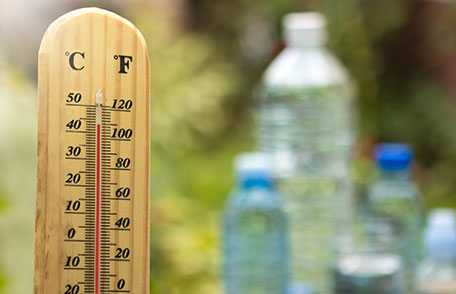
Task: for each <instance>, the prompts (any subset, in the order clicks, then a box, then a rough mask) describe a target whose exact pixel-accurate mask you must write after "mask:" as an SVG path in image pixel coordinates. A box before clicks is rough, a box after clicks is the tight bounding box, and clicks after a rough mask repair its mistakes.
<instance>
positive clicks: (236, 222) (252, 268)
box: [223, 154, 288, 294]
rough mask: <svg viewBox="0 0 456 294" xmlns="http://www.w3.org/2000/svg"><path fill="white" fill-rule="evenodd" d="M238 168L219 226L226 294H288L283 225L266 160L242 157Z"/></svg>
mask: <svg viewBox="0 0 456 294" xmlns="http://www.w3.org/2000/svg"><path fill="white" fill-rule="evenodd" d="M236 170H237V188H236V189H235V191H234V192H233V194H232V195H231V197H230V198H229V201H228V204H227V208H226V211H225V217H224V228H223V232H224V240H223V245H224V248H223V249H224V250H223V252H224V282H225V293H226V294H286V287H287V282H288V262H287V261H288V244H287V243H288V240H287V224H286V217H285V214H284V212H283V210H282V205H281V201H280V197H279V194H278V193H277V192H276V190H275V188H274V184H273V181H272V177H271V168H270V165H269V163H268V159H267V157H266V156H265V155H261V154H247V155H242V156H240V157H239V158H238V159H237V163H236Z"/></svg>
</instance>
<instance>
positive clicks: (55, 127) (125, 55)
mask: <svg viewBox="0 0 456 294" xmlns="http://www.w3.org/2000/svg"><path fill="white" fill-rule="evenodd" d="M38 62H39V66H38V76H39V83H38V105H39V107H38V108H39V113H38V117H39V121H38V191H37V194H38V195H37V216H36V244H35V248H36V252H35V256H36V258H35V287H34V292H35V294H66V293H69V294H81V293H95V294H101V293H119V292H120V293H134V294H143V293H145V294H147V293H149V271H150V270H149V58H148V53H147V48H146V44H145V41H144V38H143V37H142V35H141V33H140V32H139V31H138V30H137V29H136V28H135V27H134V25H132V24H131V23H130V22H128V21H127V20H125V19H123V18H121V17H120V16H118V15H116V14H114V13H111V12H109V11H106V10H101V9H97V8H85V9H79V10H75V11H73V12H70V13H68V14H66V15H64V16H62V17H60V18H59V19H58V20H56V21H55V22H54V23H53V24H52V25H51V26H50V27H49V28H48V30H47V32H46V33H45V35H44V37H43V41H42V44H41V48H40V51H39V61H38Z"/></svg>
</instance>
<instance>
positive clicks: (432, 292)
mask: <svg viewBox="0 0 456 294" xmlns="http://www.w3.org/2000/svg"><path fill="white" fill-rule="evenodd" d="M424 241H425V246H426V258H425V259H424V260H423V262H422V263H421V264H420V266H419V267H418V273H417V289H418V291H417V292H418V293H419V294H453V293H456V220H455V214H454V211H453V210H449V209H437V210H434V211H433V212H432V213H431V214H430V217H429V220H428V225H427V229H426V232H425V236H424Z"/></svg>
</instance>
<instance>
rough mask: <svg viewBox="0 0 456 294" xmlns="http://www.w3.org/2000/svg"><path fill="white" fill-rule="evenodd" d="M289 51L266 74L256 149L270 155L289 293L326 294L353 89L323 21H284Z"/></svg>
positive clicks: (342, 211) (344, 205)
mask: <svg viewBox="0 0 456 294" xmlns="http://www.w3.org/2000/svg"><path fill="white" fill-rule="evenodd" d="M284 27H285V41H286V45H287V47H286V49H285V50H284V51H283V52H282V53H281V54H280V55H279V56H278V57H277V59H276V60H274V61H273V62H272V64H271V65H270V66H269V68H268V69H267V71H266V73H265V75H264V78H263V85H262V91H261V96H262V101H261V103H260V105H259V111H258V115H257V125H258V143H259V147H260V149H261V150H262V151H264V152H268V153H271V154H273V155H274V157H275V158H276V161H275V162H276V163H275V177H276V178H277V179H278V183H279V190H280V192H281V194H282V195H283V199H284V207H285V211H286V214H287V217H288V221H289V225H290V240H291V280H292V284H291V285H290V288H291V289H307V288H313V289H314V291H315V292H316V293H329V291H330V281H329V276H328V270H327V266H328V263H329V261H330V259H331V256H330V252H331V244H332V239H333V237H334V236H335V235H336V231H337V229H336V225H337V224H340V227H349V224H347V222H348V220H349V219H350V214H351V212H350V205H351V204H350V200H349V199H350V198H349V195H350V194H351V191H350V185H349V181H348V174H349V168H348V161H349V157H350V150H351V147H352V145H353V132H352V125H351V121H352V114H351V104H352V98H353V96H354V95H353V93H352V85H351V82H350V78H349V76H348V74H347V72H346V71H345V69H344V68H343V66H342V65H341V64H340V63H339V62H338V60H337V59H336V58H335V57H334V56H333V55H332V54H331V52H329V51H328V50H327V49H326V47H325V46H326V41H327V36H326V25H325V18H324V17H323V16H322V15H320V14H318V13H295V14H290V15H288V16H286V18H285V21H284Z"/></svg>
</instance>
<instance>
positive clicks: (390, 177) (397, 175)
mask: <svg viewBox="0 0 456 294" xmlns="http://www.w3.org/2000/svg"><path fill="white" fill-rule="evenodd" d="M410 178H411V171H410V169H404V170H380V179H381V180H384V181H408V180H410Z"/></svg>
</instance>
